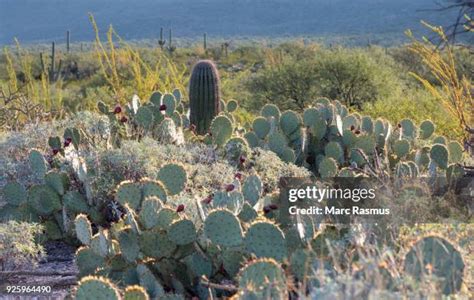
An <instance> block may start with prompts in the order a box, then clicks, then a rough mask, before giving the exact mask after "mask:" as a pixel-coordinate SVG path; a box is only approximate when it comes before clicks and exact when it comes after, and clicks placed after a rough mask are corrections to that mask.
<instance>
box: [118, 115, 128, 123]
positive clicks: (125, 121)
mask: <svg viewBox="0 0 474 300" xmlns="http://www.w3.org/2000/svg"><path fill="white" fill-rule="evenodd" d="M120 122H121V123H127V122H128V118H127V117H126V116H123V117H121V118H120Z"/></svg>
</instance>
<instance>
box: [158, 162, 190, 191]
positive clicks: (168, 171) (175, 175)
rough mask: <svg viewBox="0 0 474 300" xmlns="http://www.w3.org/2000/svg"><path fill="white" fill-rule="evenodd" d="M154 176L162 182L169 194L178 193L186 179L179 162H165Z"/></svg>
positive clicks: (184, 171) (184, 184)
mask: <svg viewBox="0 0 474 300" xmlns="http://www.w3.org/2000/svg"><path fill="white" fill-rule="evenodd" d="M156 177H157V179H158V180H160V181H161V182H162V183H163V184H164V186H165V187H166V190H167V192H168V193H169V194H170V195H176V194H179V193H180V192H181V191H182V190H183V189H184V187H185V186H186V182H187V180H188V175H187V173H186V170H185V169H184V167H183V166H182V165H179V164H167V165H165V166H163V167H161V168H160V170H159V171H158V174H157V175H156Z"/></svg>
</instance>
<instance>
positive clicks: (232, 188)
mask: <svg viewBox="0 0 474 300" xmlns="http://www.w3.org/2000/svg"><path fill="white" fill-rule="evenodd" d="M234 189H235V185H233V184H232V183H231V184H228V185H226V186H225V190H226V191H227V192H232V191H233V190H234Z"/></svg>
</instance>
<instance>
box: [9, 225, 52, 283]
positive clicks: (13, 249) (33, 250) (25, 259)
mask: <svg viewBox="0 0 474 300" xmlns="http://www.w3.org/2000/svg"><path fill="white" fill-rule="evenodd" d="M42 231H43V228H42V226H40V225H38V224H35V223H26V222H16V221H9V222H7V223H0V270H2V271H6V270H10V269H12V268H15V267H20V266H22V265H25V264H28V265H31V264H34V263H36V262H37V260H38V259H39V258H40V257H41V256H42V255H43V254H44V253H43V247H42V246H41V245H40V244H38V243H37V242H36V237H37V236H38V235H39V234H40V233H41V232H42ZM0 278H1V275H0Z"/></svg>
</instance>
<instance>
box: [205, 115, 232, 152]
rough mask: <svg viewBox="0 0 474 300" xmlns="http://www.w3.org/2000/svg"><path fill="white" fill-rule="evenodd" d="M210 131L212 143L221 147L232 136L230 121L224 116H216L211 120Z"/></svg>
mask: <svg viewBox="0 0 474 300" xmlns="http://www.w3.org/2000/svg"><path fill="white" fill-rule="evenodd" d="M210 131H211V134H212V141H213V142H214V144H216V145H217V146H221V147H222V146H223V145H224V144H225V143H226V142H227V141H228V140H229V139H230V138H231V136H232V132H233V125H232V121H231V120H230V119H229V118H228V117H226V116H217V117H216V118H215V119H214V120H212V123H211V128H210Z"/></svg>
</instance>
